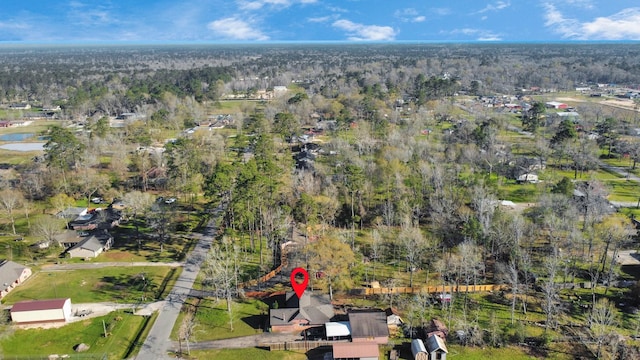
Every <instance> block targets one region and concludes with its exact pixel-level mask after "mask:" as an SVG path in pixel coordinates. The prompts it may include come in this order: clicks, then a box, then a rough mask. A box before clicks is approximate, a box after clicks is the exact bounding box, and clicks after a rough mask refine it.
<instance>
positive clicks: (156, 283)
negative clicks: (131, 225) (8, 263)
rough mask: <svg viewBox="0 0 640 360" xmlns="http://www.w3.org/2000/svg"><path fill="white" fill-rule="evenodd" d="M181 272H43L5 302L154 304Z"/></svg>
mask: <svg viewBox="0 0 640 360" xmlns="http://www.w3.org/2000/svg"><path fill="white" fill-rule="evenodd" d="M178 272H179V270H178V269H172V268H169V267H155V266H154V267H151V266H150V267H105V268H99V269H91V270H71V271H40V272H37V273H35V274H34V275H32V277H31V278H29V279H28V280H27V281H26V282H25V283H24V284H22V285H20V286H19V287H17V288H16V289H15V290H13V291H12V292H11V293H10V294H9V295H8V296H7V297H6V298H4V299H3V303H6V304H13V303H15V302H18V301H22V300H40V299H52V298H59V297H69V298H71V302H72V303H90V302H104V301H115V302H120V303H138V302H140V301H143V300H142V299H143V298H144V299H145V300H144V301H143V302H146V301H153V300H155V299H156V298H158V297H160V296H162V294H164V293H165V292H166V291H168V289H170V286H171V283H172V281H175V278H177V274H178Z"/></svg>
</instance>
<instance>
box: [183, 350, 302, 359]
mask: <svg viewBox="0 0 640 360" xmlns="http://www.w3.org/2000/svg"><path fill="white" fill-rule="evenodd" d="M183 357H184V358H185V359H193V360H214V359H215V360H238V359H251V360H306V359H307V356H306V355H305V354H302V353H297V352H291V351H269V350H263V349H256V348H251V349H219V350H198V351H192V352H191V355H189V356H187V355H184V356H183Z"/></svg>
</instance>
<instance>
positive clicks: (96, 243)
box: [67, 234, 113, 258]
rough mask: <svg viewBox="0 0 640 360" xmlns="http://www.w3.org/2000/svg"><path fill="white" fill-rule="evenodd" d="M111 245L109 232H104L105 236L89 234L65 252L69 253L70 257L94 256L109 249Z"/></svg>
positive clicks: (111, 240) (111, 238)
mask: <svg viewBox="0 0 640 360" xmlns="http://www.w3.org/2000/svg"><path fill="white" fill-rule="evenodd" d="M112 245H113V237H112V236H111V235H109V234H105V236H100V237H98V236H96V235H91V236H88V237H86V238H85V239H84V240H82V241H80V242H79V243H77V244H76V245H75V246H73V247H72V248H71V249H69V250H68V251H67V252H68V253H69V257H72V258H74V257H80V258H95V257H97V256H98V255H100V254H101V253H102V252H103V251H107V250H109V249H111V246H112Z"/></svg>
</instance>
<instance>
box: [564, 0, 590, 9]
mask: <svg viewBox="0 0 640 360" xmlns="http://www.w3.org/2000/svg"><path fill="white" fill-rule="evenodd" d="M564 3H565V4H569V5H575V6H578V7H581V8H585V9H593V8H594V5H593V1H592V0H564Z"/></svg>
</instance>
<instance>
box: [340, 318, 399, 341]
mask: <svg viewBox="0 0 640 360" xmlns="http://www.w3.org/2000/svg"><path fill="white" fill-rule="evenodd" d="M348 315H349V324H350V326H351V341H353V342H375V343H376V344H386V343H387V342H389V327H387V314H386V313H385V312H384V311H382V310H354V311H350V312H349V314H348Z"/></svg>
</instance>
